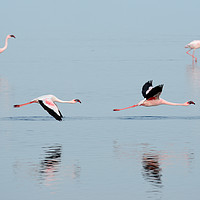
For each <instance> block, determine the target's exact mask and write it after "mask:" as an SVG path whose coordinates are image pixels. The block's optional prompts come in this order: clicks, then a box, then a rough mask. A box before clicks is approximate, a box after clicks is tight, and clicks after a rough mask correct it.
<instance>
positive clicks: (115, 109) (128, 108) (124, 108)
mask: <svg viewBox="0 0 200 200" xmlns="http://www.w3.org/2000/svg"><path fill="white" fill-rule="evenodd" d="M136 106H138V104H136V105H133V106H129V107H126V108H121V109H113V111H120V110H125V109H129V108H133V107H136Z"/></svg>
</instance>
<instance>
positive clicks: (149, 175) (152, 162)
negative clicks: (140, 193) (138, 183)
mask: <svg viewBox="0 0 200 200" xmlns="http://www.w3.org/2000/svg"><path fill="white" fill-rule="evenodd" d="M142 165H143V169H144V171H143V176H144V178H145V180H147V181H149V182H151V183H153V184H154V185H156V186H160V185H161V184H162V181H161V176H162V174H161V171H162V169H161V167H160V161H159V155H158V154H156V153H154V152H151V153H145V154H143V157H142Z"/></svg>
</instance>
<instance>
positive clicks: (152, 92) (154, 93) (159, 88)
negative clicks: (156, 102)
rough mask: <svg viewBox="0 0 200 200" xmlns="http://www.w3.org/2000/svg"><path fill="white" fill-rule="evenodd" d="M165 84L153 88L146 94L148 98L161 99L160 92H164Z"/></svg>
mask: <svg viewBox="0 0 200 200" xmlns="http://www.w3.org/2000/svg"><path fill="white" fill-rule="evenodd" d="M163 86H164V85H158V86H156V87H154V88H152V89H151V90H150V91H149V92H148V93H147V94H146V97H145V98H146V99H147V100H148V99H150V98H152V97H153V98H156V99H159V97H160V94H161V92H162V89H163Z"/></svg>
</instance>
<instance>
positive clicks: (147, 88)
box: [142, 80, 153, 98]
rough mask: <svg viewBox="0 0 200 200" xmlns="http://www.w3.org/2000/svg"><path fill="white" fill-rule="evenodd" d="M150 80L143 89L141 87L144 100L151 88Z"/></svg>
mask: <svg viewBox="0 0 200 200" xmlns="http://www.w3.org/2000/svg"><path fill="white" fill-rule="evenodd" d="M152 82H153V81H152V80H151V81H148V82H146V83H145V84H144V85H143V87H142V95H143V97H144V98H146V96H147V94H148V93H149V91H150V90H151V89H152V88H153V86H152Z"/></svg>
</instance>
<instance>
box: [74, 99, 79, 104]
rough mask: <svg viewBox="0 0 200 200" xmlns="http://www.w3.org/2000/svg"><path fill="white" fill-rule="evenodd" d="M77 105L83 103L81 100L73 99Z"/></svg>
mask: <svg viewBox="0 0 200 200" xmlns="http://www.w3.org/2000/svg"><path fill="white" fill-rule="evenodd" d="M73 100H74V102H75V103H77V102H79V103H81V101H80V100H79V99H73Z"/></svg>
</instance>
